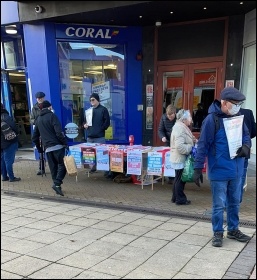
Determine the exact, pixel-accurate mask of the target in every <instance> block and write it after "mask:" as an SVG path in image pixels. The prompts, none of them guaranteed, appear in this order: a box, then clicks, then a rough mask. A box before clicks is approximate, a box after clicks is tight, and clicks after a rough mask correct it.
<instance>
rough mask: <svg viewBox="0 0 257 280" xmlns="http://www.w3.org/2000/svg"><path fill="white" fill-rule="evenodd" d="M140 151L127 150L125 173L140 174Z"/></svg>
mask: <svg viewBox="0 0 257 280" xmlns="http://www.w3.org/2000/svg"><path fill="white" fill-rule="evenodd" d="M141 170H142V151H133V150H132V149H131V150H128V151H127V174H132V175H141Z"/></svg>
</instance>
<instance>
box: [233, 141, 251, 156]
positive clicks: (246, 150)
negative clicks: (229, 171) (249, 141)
mask: <svg viewBox="0 0 257 280" xmlns="http://www.w3.org/2000/svg"><path fill="white" fill-rule="evenodd" d="M236 154H237V157H246V158H249V157H250V147H249V146H247V145H245V144H243V146H242V147H240V148H239V149H238V150H237V152H236Z"/></svg>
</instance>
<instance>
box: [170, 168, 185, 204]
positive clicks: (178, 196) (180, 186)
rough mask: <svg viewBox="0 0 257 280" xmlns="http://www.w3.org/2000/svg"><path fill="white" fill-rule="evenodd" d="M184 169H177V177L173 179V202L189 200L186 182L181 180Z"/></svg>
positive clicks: (181, 202)
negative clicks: (186, 193)
mask: <svg viewBox="0 0 257 280" xmlns="http://www.w3.org/2000/svg"><path fill="white" fill-rule="evenodd" d="M182 173H183V169H178V170H175V178H174V181H173V186H172V188H173V193H172V198H171V200H172V202H176V203H180V204H183V203H185V202H186V201H187V197H186V195H185V193H184V188H185V184H186V183H184V182H182V181H181V176H182Z"/></svg>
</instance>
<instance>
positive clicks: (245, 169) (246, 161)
mask: <svg viewBox="0 0 257 280" xmlns="http://www.w3.org/2000/svg"><path fill="white" fill-rule="evenodd" d="M247 167H248V158H245V162H244V171H243V175H242V181H241V196H240V203H241V202H242V200H243V195H244V184H245V180H246V173H247Z"/></svg>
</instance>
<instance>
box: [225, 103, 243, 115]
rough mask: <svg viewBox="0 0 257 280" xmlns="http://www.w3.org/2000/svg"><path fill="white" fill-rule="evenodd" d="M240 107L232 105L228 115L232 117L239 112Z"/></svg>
mask: <svg viewBox="0 0 257 280" xmlns="http://www.w3.org/2000/svg"><path fill="white" fill-rule="evenodd" d="M240 107H241V106H236V105H235V104H232V108H231V109H228V113H229V114H230V115H231V116H233V115H236V114H237V113H238V112H239V110H240Z"/></svg>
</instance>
